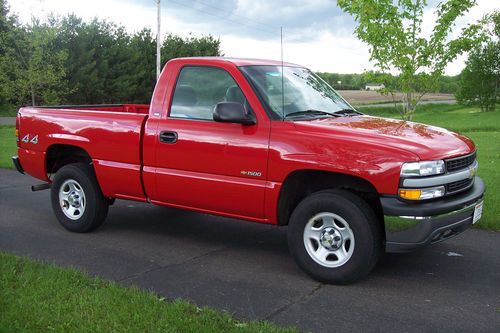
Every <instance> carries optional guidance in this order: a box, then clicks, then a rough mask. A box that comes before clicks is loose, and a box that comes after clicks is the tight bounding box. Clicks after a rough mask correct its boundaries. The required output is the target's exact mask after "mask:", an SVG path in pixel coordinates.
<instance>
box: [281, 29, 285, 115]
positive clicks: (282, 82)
mask: <svg viewBox="0 0 500 333" xmlns="http://www.w3.org/2000/svg"><path fill="white" fill-rule="evenodd" d="M280 41H281V112H282V113H283V118H282V120H283V121H285V83H284V75H285V72H284V70H283V67H284V66H283V26H281V27H280Z"/></svg>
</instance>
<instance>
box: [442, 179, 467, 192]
mask: <svg viewBox="0 0 500 333" xmlns="http://www.w3.org/2000/svg"><path fill="white" fill-rule="evenodd" d="M473 182H474V178H471V179H469V178H467V179H462V180H458V181H456V182H453V183H449V184H446V192H447V193H448V194H451V193H454V192H458V191H461V190H465V189H466V188H468V187H469V186H471V185H472V183H473Z"/></svg>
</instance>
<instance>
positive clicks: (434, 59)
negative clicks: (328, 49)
mask: <svg viewBox="0 0 500 333" xmlns="http://www.w3.org/2000/svg"><path fill="white" fill-rule="evenodd" d="M475 3H476V1H475V0H447V1H442V2H439V4H438V5H437V7H436V10H435V13H436V16H437V21H436V23H435V25H434V28H433V30H432V33H431V35H430V36H424V35H423V33H422V24H423V12H424V8H425V7H426V5H427V1H425V0H398V1H393V0H338V1H337V4H338V5H339V6H340V8H342V9H343V10H344V11H345V12H347V13H349V14H351V15H353V16H354V18H355V20H356V22H357V27H356V29H355V34H356V36H357V37H358V38H359V39H360V40H362V41H363V42H365V43H367V44H368V45H369V47H370V60H371V61H374V63H375V66H376V68H377V70H378V71H381V72H384V73H391V72H392V73H394V74H395V78H396V80H395V82H391V83H390V84H386V82H381V83H384V84H385V85H386V87H387V88H386V89H385V90H383V91H382V92H383V93H389V94H391V95H392V96H395V92H396V90H399V91H401V92H402V93H403V103H402V106H401V108H399V111H400V113H401V116H402V118H403V119H411V118H412V116H413V113H414V112H415V109H416V106H417V104H418V103H419V101H420V99H421V98H422V96H424V95H425V94H426V93H428V92H430V91H433V90H435V89H436V83H437V81H438V80H437V79H438V78H439V77H440V76H441V75H442V74H443V72H444V69H445V68H446V66H447V65H448V64H449V63H450V62H451V61H453V60H454V59H455V58H456V57H457V56H458V55H460V54H462V53H463V52H466V51H468V50H470V49H471V48H472V47H473V46H474V45H475V43H477V41H478V38H477V35H478V32H479V30H480V25H479V24H470V25H468V26H467V27H466V28H464V29H462V31H461V32H460V34H459V36H458V37H455V38H453V37H452V32H453V29H454V25H455V23H456V21H457V19H458V18H460V17H462V16H463V15H464V14H465V13H467V11H468V10H469V9H470V8H471V7H472V6H474V5H475ZM380 78H387V76H384V75H382V76H380Z"/></svg>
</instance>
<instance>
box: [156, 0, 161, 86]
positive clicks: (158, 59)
mask: <svg viewBox="0 0 500 333" xmlns="http://www.w3.org/2000/svg"><path fill="white" fill-rule="evenodd" d="M160 1H161V0H156V6H157V7H156V11H157V21H158V26H157V30H156V81H158V78H159V77H160V72H161V44H160V36H161V30H160V22H161V5H160Z"/></svg>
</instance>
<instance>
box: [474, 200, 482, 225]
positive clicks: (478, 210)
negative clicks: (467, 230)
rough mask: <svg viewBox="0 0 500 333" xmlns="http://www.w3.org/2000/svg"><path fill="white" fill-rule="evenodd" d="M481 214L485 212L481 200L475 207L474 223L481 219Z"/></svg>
mask: <svg viewBox="0 0 500 333" xmlns="http://www.w3.org/2000/svg"><path fill="white" fill-rule="evenodd" d="M481 214H483V203H482V202H480V203H478V204H477V205H476V207H475V208H474V216H473V217H472V224H474V223H476V222H477V221H479V219H480V218H481Z"/></svg>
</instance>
